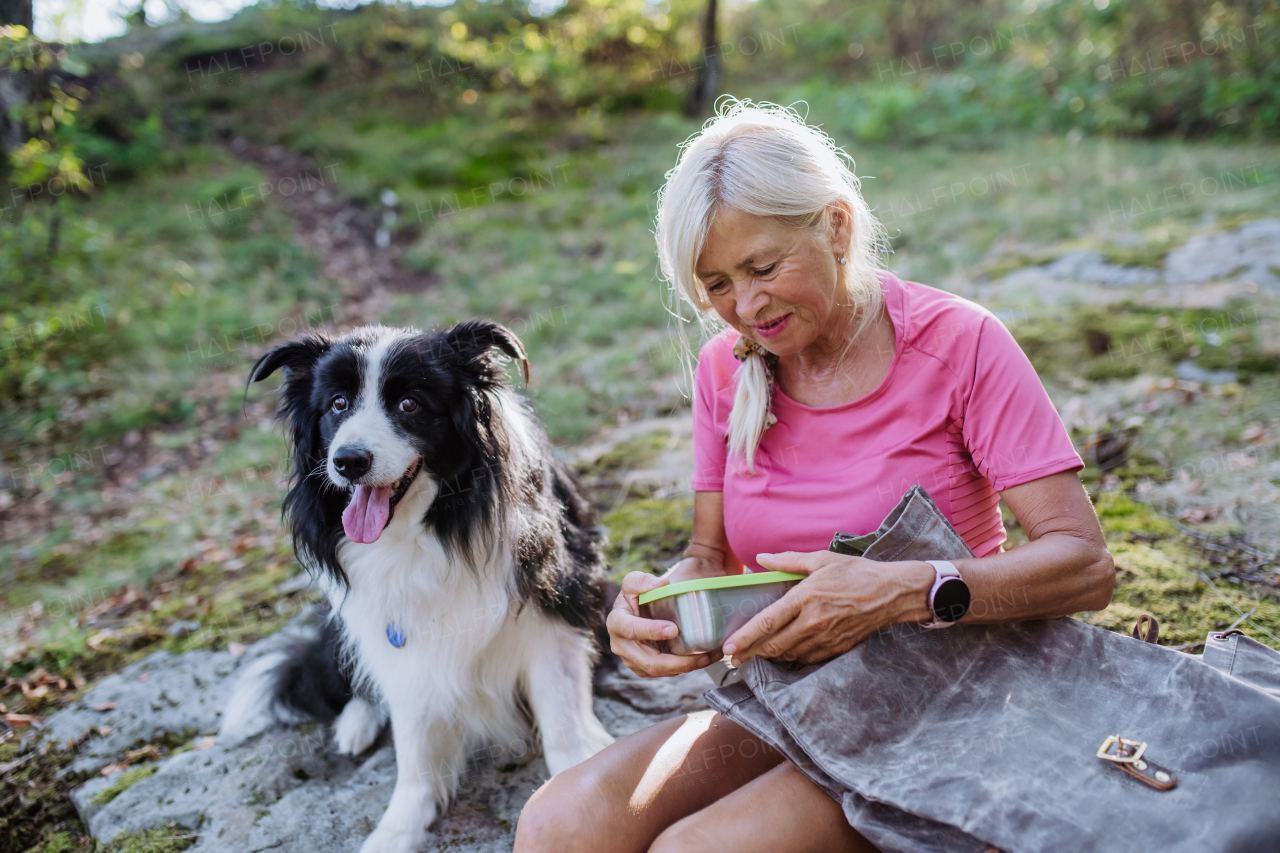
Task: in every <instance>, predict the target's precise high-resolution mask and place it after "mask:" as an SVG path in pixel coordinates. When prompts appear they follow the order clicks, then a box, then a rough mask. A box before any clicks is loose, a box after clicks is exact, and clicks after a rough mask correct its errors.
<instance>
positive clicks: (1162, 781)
mask: <svg viewBox="0 0 1280 853" xmlns="http://www.w3.org/2000/svg"><path fill="white" fill-rule="evenodd" d="M1116 766H1117V767H1119V768H1120V769H1121V770H1123V771H1124V772H1125V773H1128V774H1129V775H1130V776H1132V777H1133V778H1135V779H1139V780H1141V781H1143V782H1146V783H1147V784H1148V785H1150V786H1151V787H1153V788H1155V789H1156V790H1157V791H1168V790H1169V789H1170V788H1173V787H1175V786H1177V784H1178V776H1177V774H1175V773H1174V772H1173V771H1172V770H1170V769H1169V768H1168V767H1165V766H1164V765H1163V764H1157V763H1156V762H1154V761H1152V760H1151V759H1150V758H1148V757H1147V756H1145V755H1144V756H1143V757H1142V758H1139V759H1138V760H1137V761H1135V762H1133V763H1132V764H1117V765H1116Z"/></svg>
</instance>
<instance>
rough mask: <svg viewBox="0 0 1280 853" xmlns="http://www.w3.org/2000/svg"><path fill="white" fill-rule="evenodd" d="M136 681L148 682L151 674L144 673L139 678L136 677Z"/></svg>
mask: <svg viewBox="0 0 1280 853" xmlns="http://www.w3.org/2000/svg"><path fill="white" fill-rule="evenodd" d="M138 680H139V681H150V680H151V673H149V672H144V673H142V675H139V676H138Z"/></svg>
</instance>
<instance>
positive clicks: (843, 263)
mask: <svg viewBox="0 0 1280 853" xmlns="http://www.w3.org/2000/svg"><path fill="white" fill-rule="evenodd" d="M836 262H837V263H838V264H840V266H844V265H845V257H844V255H841V256H840V257H839V258H837V259H836Z"/></svg>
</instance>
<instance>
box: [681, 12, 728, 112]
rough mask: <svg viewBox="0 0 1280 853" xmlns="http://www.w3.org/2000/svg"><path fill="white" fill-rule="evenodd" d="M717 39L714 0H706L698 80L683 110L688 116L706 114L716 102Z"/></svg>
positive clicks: (718, 60)
mask: <svg viewBox="0 0 1280 853" xmlns="http://www.w3.org/2000/svg"><path fill="white" fill-rule="evenodd" d="M719 44H720V43H719V40H718V39H717V38H716V0H707V11H706V15H705V16H704V17H703V19H702V64H701V65H700V66H699V69H698V82H697V83H696V84H694V87H693V90H692V91H690V92H689V100H688V102H687V103H686V104H685V112H686V113H687V114H688V115H690V116H704V115H708V114H709V113H710V112H711V110H712V107H713V106H714V104H715V102H716V92H717V90H718V89H719V88H720V57H719V55H718V53H717V51H719V49H720V48H719Z"/></svg>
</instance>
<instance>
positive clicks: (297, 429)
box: [244, 333, 333, 470]
mask: <svg viewBox="0 0 1280 853" xmlns="http://www.w3.org/2000/svg"><path fill="white" fill-rule="evenodd" d="M331 346H333V342H332V341H331V340H329V338H327V337H326V336H324V335H321V334H318V333H317V334H311V335H307V336H306V337H302V338H298V339H297V340H294V341H289V342H288V343H284V344H280V345H279V346H277V347H274V348H273V349H272V350H271V351H270V352H268V353H267V354H266V355H264V356H262V357H261V358H259V359H258V360H257V361H255V362H254V363H253V369H252V370H250V371H249V381H248V382H246V383H245V386H244V396H245V400H246V402H247V401H248V399H249V385H250V384H251V383H254V382H261V381H262V380H264V379H266V378H267V377H268V376H270V375H271V374H273V373H275V372H276V371H277V370H280V369H281V368H283V369H284V375H285V382H284V393H283V394H282V395H281V397H280V406H279V408H278V409H277V410H276V417H277V418H278V419H279V420H282V421H284V422H285V423H286V424H287V425H288V427H289V438H290V440H291V441H292V442H293V446H294V450H295V451H296V453H297V454H298V462H299V464H306V465H309V464H310V463H311V462H312V461H314V460H312V456H313V454H314V453H315V452H316V449H317V448H318V447H319V446H320V445H319V441H320V439H319V428H318V426H317V425H316V424H315V423H312V422H311V419H310V418H308V416H307V411H308V407H309V405H310V400H311V388H312V384H313V383H312V378H311V368H313V367H315V364H316V362H317V361H318V360H319V359H320V357H321V356H323V355H324V354H325V353H327V352H328V351H329V348H330V347H331ZM305 470H311V469H310V468H309V467H308V468H306V469H305Z"/></svg>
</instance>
